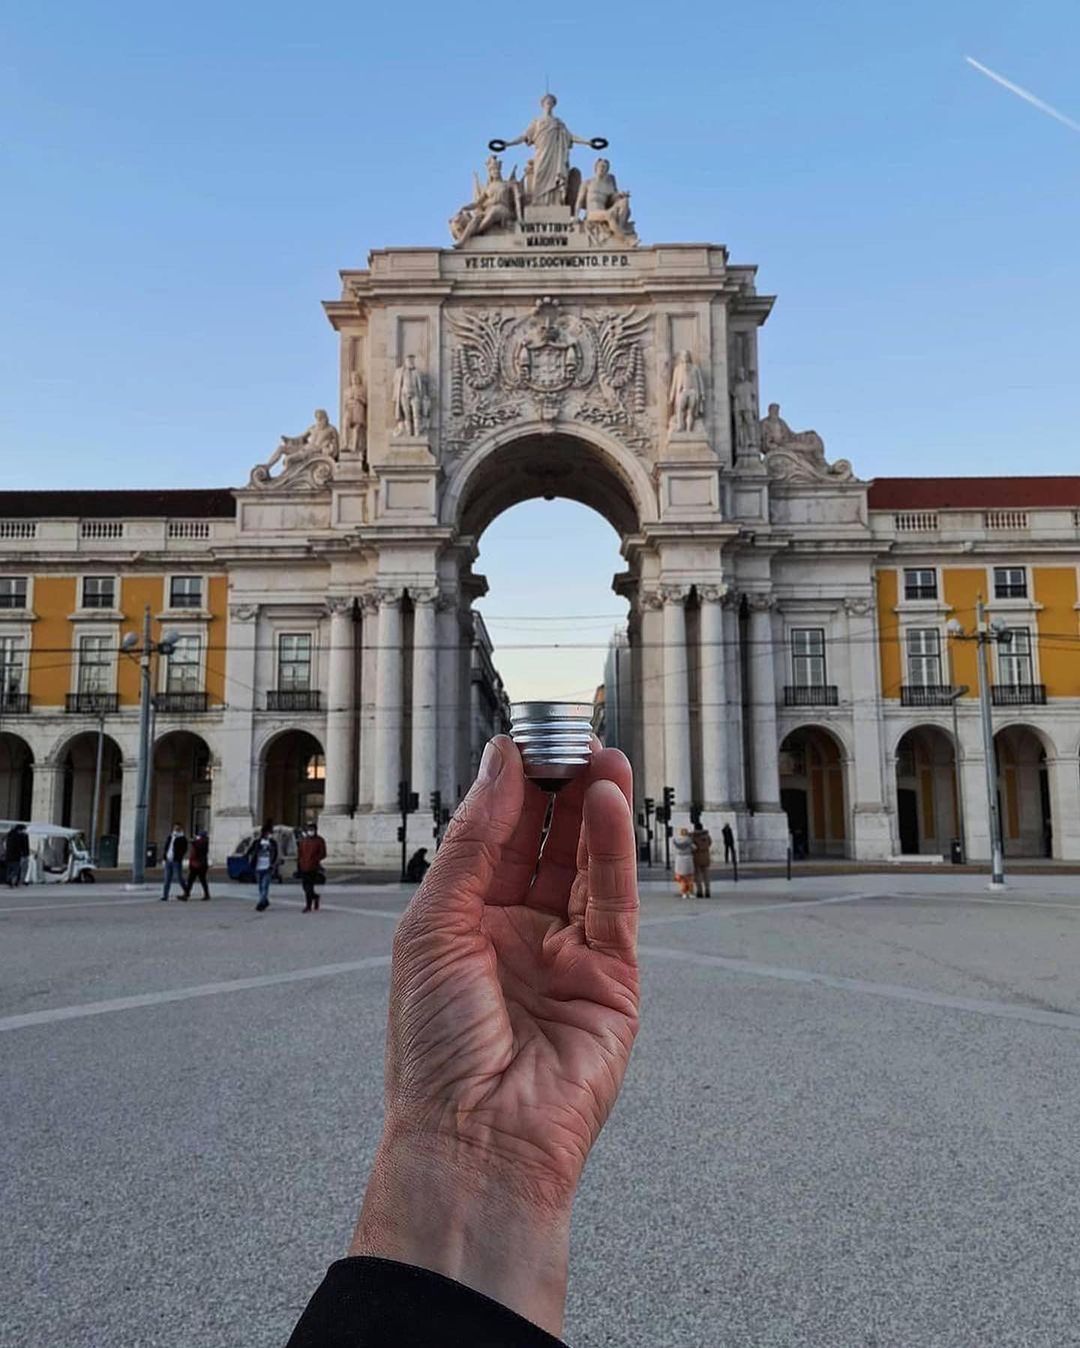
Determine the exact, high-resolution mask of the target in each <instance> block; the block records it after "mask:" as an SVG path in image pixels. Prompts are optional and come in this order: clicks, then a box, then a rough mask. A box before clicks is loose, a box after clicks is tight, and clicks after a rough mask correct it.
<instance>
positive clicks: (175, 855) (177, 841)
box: [161, 824, 188, 903]
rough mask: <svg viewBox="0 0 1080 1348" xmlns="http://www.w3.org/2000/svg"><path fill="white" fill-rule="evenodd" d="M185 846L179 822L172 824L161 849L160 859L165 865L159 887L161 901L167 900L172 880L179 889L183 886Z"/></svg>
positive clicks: (186, 845)
mask: <svg viewBox="0 0 1080 1348" xmlns="http://www.w3.org/2000/svg"><path fill="white" fill-rule="evenodd" d="M187 847H188V840H187V835H186V834H185V832H184V830H183V829H182V828H181V827H180V825H179V824H173V826H172V832H171V833H170V834H169V836H168V837H167V838H166V839H165V846H164V847H163V848H162V849H161V859H162V862H163V863H164V866H165V875H164V877H163V881H162V888H161V902H162V903H166V902H168V898H169V891H170V890H171V889H172V883H173V881H174V880H175V881H176V883H177V884H178V885H179V886H180V888H181V889H183V887H184V856H185V855H186V853H187Z"/></svg>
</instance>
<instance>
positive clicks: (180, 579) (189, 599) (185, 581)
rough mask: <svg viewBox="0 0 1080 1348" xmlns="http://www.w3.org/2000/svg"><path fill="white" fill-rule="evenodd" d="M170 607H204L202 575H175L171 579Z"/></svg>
mask: <svg viewBox="0 0 1080 1348" xmlns="http://www.w3.org/2000/svg"><path fill="white" fill-rule="evenodd" d="M169 607H170V608H202V576H173V578H172V579H171V580H170V581H169Z"/></svg>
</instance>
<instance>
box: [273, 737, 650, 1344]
mask: <svg viewBox="0 0 1080 1348" xmlns="http://www.w3.org/2000/svg"><path fill="white" fill-rule="evenodd" d="M632 800H633V786H632V783H631V777H630V764H629V763H628V762H627V761H626V759H625V758H624V757H623V755H622V754H621V753H619V751H618V750H617V749H601V748H600V747H599V745H597V746H596V748H595V751H594V753H593V755H592V761H591V763H590V765H589V768H588V770H587V771H586V772H584V773H583V774H582V775H581V776H580V777H578V778H577V779H576V780H575V781H573V782H571V783H570V784H569V785H568V786H567V787H566V788H565V789H564V790H563V791H560V792H559V794H558V795H557V796H556V797H555V805H554V813H553V815H552V817H551V826H550V828H549V830H548V831H547V838H546V841H544V842H543V851H542V852H541V842H542V840H543V838H544V825H545V822H546V820H547V815H548V807H549V805H550V802H551V796H550V795H547V794H546V793H545V792H543V791H540V790H538V789H537V787H535V786H534V785H533V784H532V783H531V782H529V781H527V780H526V778H525V775H524V773H523V771H522V764H521V757H520V755H519V753H518V750H517V749H516V747H515V746H514V744H513V743H512V742H511V741H510V740H509V739H508V738H507V737H506V736H505V735H500V736H498V737H497V738H496V739H493V740H492V741H491V742H490V743H489V744H488V746H487V748H486V749H485V751H484V756H483V758H482V759H481V762H480V771H479V774H478V776H477V779H476V781H475V783H474V784H473V787H472V790H471V791H470V792H469V794H468V796H466V798H465V800H464V801H463V802H462V804H461V805H460V806H459V807H458V811H457V814H456V815H455V817H454V819H453V821H452V823H451V824H450V827H449V829H448V830H447V833H446V837H445V838H444V840H443V843H442V846H441V847H440V848H439V850H438V852H437V853H436V854H435V860H434V861H433V862H432V864H431V869H430V870H429V871H428V873H427V875H426V876H425V877H424V882H423V884H422V885H421V886H420V888H419V889H418V890H417V892H416V894H415V895H414V896H413V899H412V902H411V903H410V904H409V906H408V908H407V909H406V910H405V914H404V916H403V917H402V919H401V922H400V924H399V925H398V930H397V936H396V938H395V940H394V953H393V963H392V966H391V972H390V1026H389V1030H390V1032H389V1035H388V1038H387V1048H386V1087H385V1105H386V1114H385V1119H384V1123H383V1133H382V1140H381V1141H380V1143H379V1147H378V1151H377V1153H376V1155H375V1161H374V1166H373V1169H372V1172H371V1177H370V1179H369V1181H368V1186H367V1193H366V1195H365V1197H364V1204H363V1209H362V1211H361V1213H360V1220H359V1222H358V1223H357V1227H356V1234H355V1235H354V1236H353V1241H352V1247H351V1249H350V1257H349V1258H347V1259H340V1260H338V1261H337V1263H335V1264H333V1265H332V1266H331V1268H330V1270H329V1272H328V1273H327V1276H326V1278H325V1280H324V1281H323V1284H322V1286H321V1287H320V1288H319V1290H318V1291H317V1292H316V1293H315V1295H314V1296H313V1297H312V1299H311V1301H310V1303H309V1305H308V1307H307V1310H306V1311H305V1312H304V1314H303V1316H302V1317H301V1319H300V1321H299V1323H298V1324H297V1326H296V1328H295V1330H294V1331H293V1335H292V1338H291V1339H290V1340H289V1348H404V1346H405V1345H406V1344H410V1345H411V1344H415V1345H425V1346H426V1345H430V1346H431V1348H435V1346H436V1345H437V1348H561V1341H560V1339H559V1335H560V1333H561V1331H562V1321H563V1304H564V1301H565V1298H566V1278H567V1271H568V1265H569V1258H570V1209H571V1207H572V1205H573V1201H574V1193H575V1190H576V1189H577V1186H578V1181H579V1179H580V1178H581V1172H582V1169H583V1167H584V1165H585V1160H586V1157H587V1156H588V1154H589V1151H590V1149H591V1148H592V1145H593V1143H594V1142H595V1141H596V1138H597V1135H598V1134H599V1132H600V1130H601V1128H603V1126H604V1122H605V1120H606V1119H607V1116H608V1114H609V1113H610V1112H611V1109H612V1106H613V1105H614V1104H615V1098H616V1096H617V1095H618V1093H619V1086H620V1085H621V1083H622V1079H623V1073H624V1072H625V1071H626V1066H627V1062H628V1060H629V1057H630V1049H631V1046H632V1045H633V1042H634V1035H635V1033H636V1031H637V1024H638V969H637V927H638V893H637V844H636V839H635V837H634V817H633V814H632V813H631V810H630V802H631V801H632Z"/></svg>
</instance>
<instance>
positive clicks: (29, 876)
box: [0, 819, 96, 885]
mask: <svg viewBox="0 0 1080 1348" xmlns="http://www.w3.org/2000/svg"><path fill="white" fill-rule="evenodd" d="M16 822H17V821H16V820H13V819H0V856H2V855H3V849H4V844H5V842H6V841H7V835H8V833H9V832H10V831H11V829H12V828H14V826H15V823H16ZM23 827H24V828H25V829H26V836H27V840H28V841H29V844H30V855H29V856H28V857H27V859H26V861H25V863H24V870H23V876H22V882H23V884H24V885H56V884H60V883H62V882H63V881H65V880H81V881H82V882H83V883H84V884H88V883H90V882H91V881H93V880H94V879H96V876H95V875H94V863H93V860H92V859H91V856H90V851H89V849H88V848H87V846H86V839H85V837H84V836H83V832H82V829H78V828H62V827H61V826H60V825H59V824H34V823H30V824H24V825H23Z"/></svg>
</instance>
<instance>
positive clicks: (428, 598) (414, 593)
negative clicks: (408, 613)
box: [409, 585, 439, 608]
mask: <svg viewBox="0 0 1080 1348" xmlns="http://www.w3.org/2000/svg"><path fill="white" fill-rule="evenodd" d="M409 598H410V599H411V600H412V601H413V605H414V607H417V608H419V607H420V605H421V604H423V605H424V606H427V605H429V604H436V603H437V602H438V599H439V591H438V587H437V586H434V585H433V586H429V587H425V588H424V589H413V587H412V586H410V587H409Z"/></svg>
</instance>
